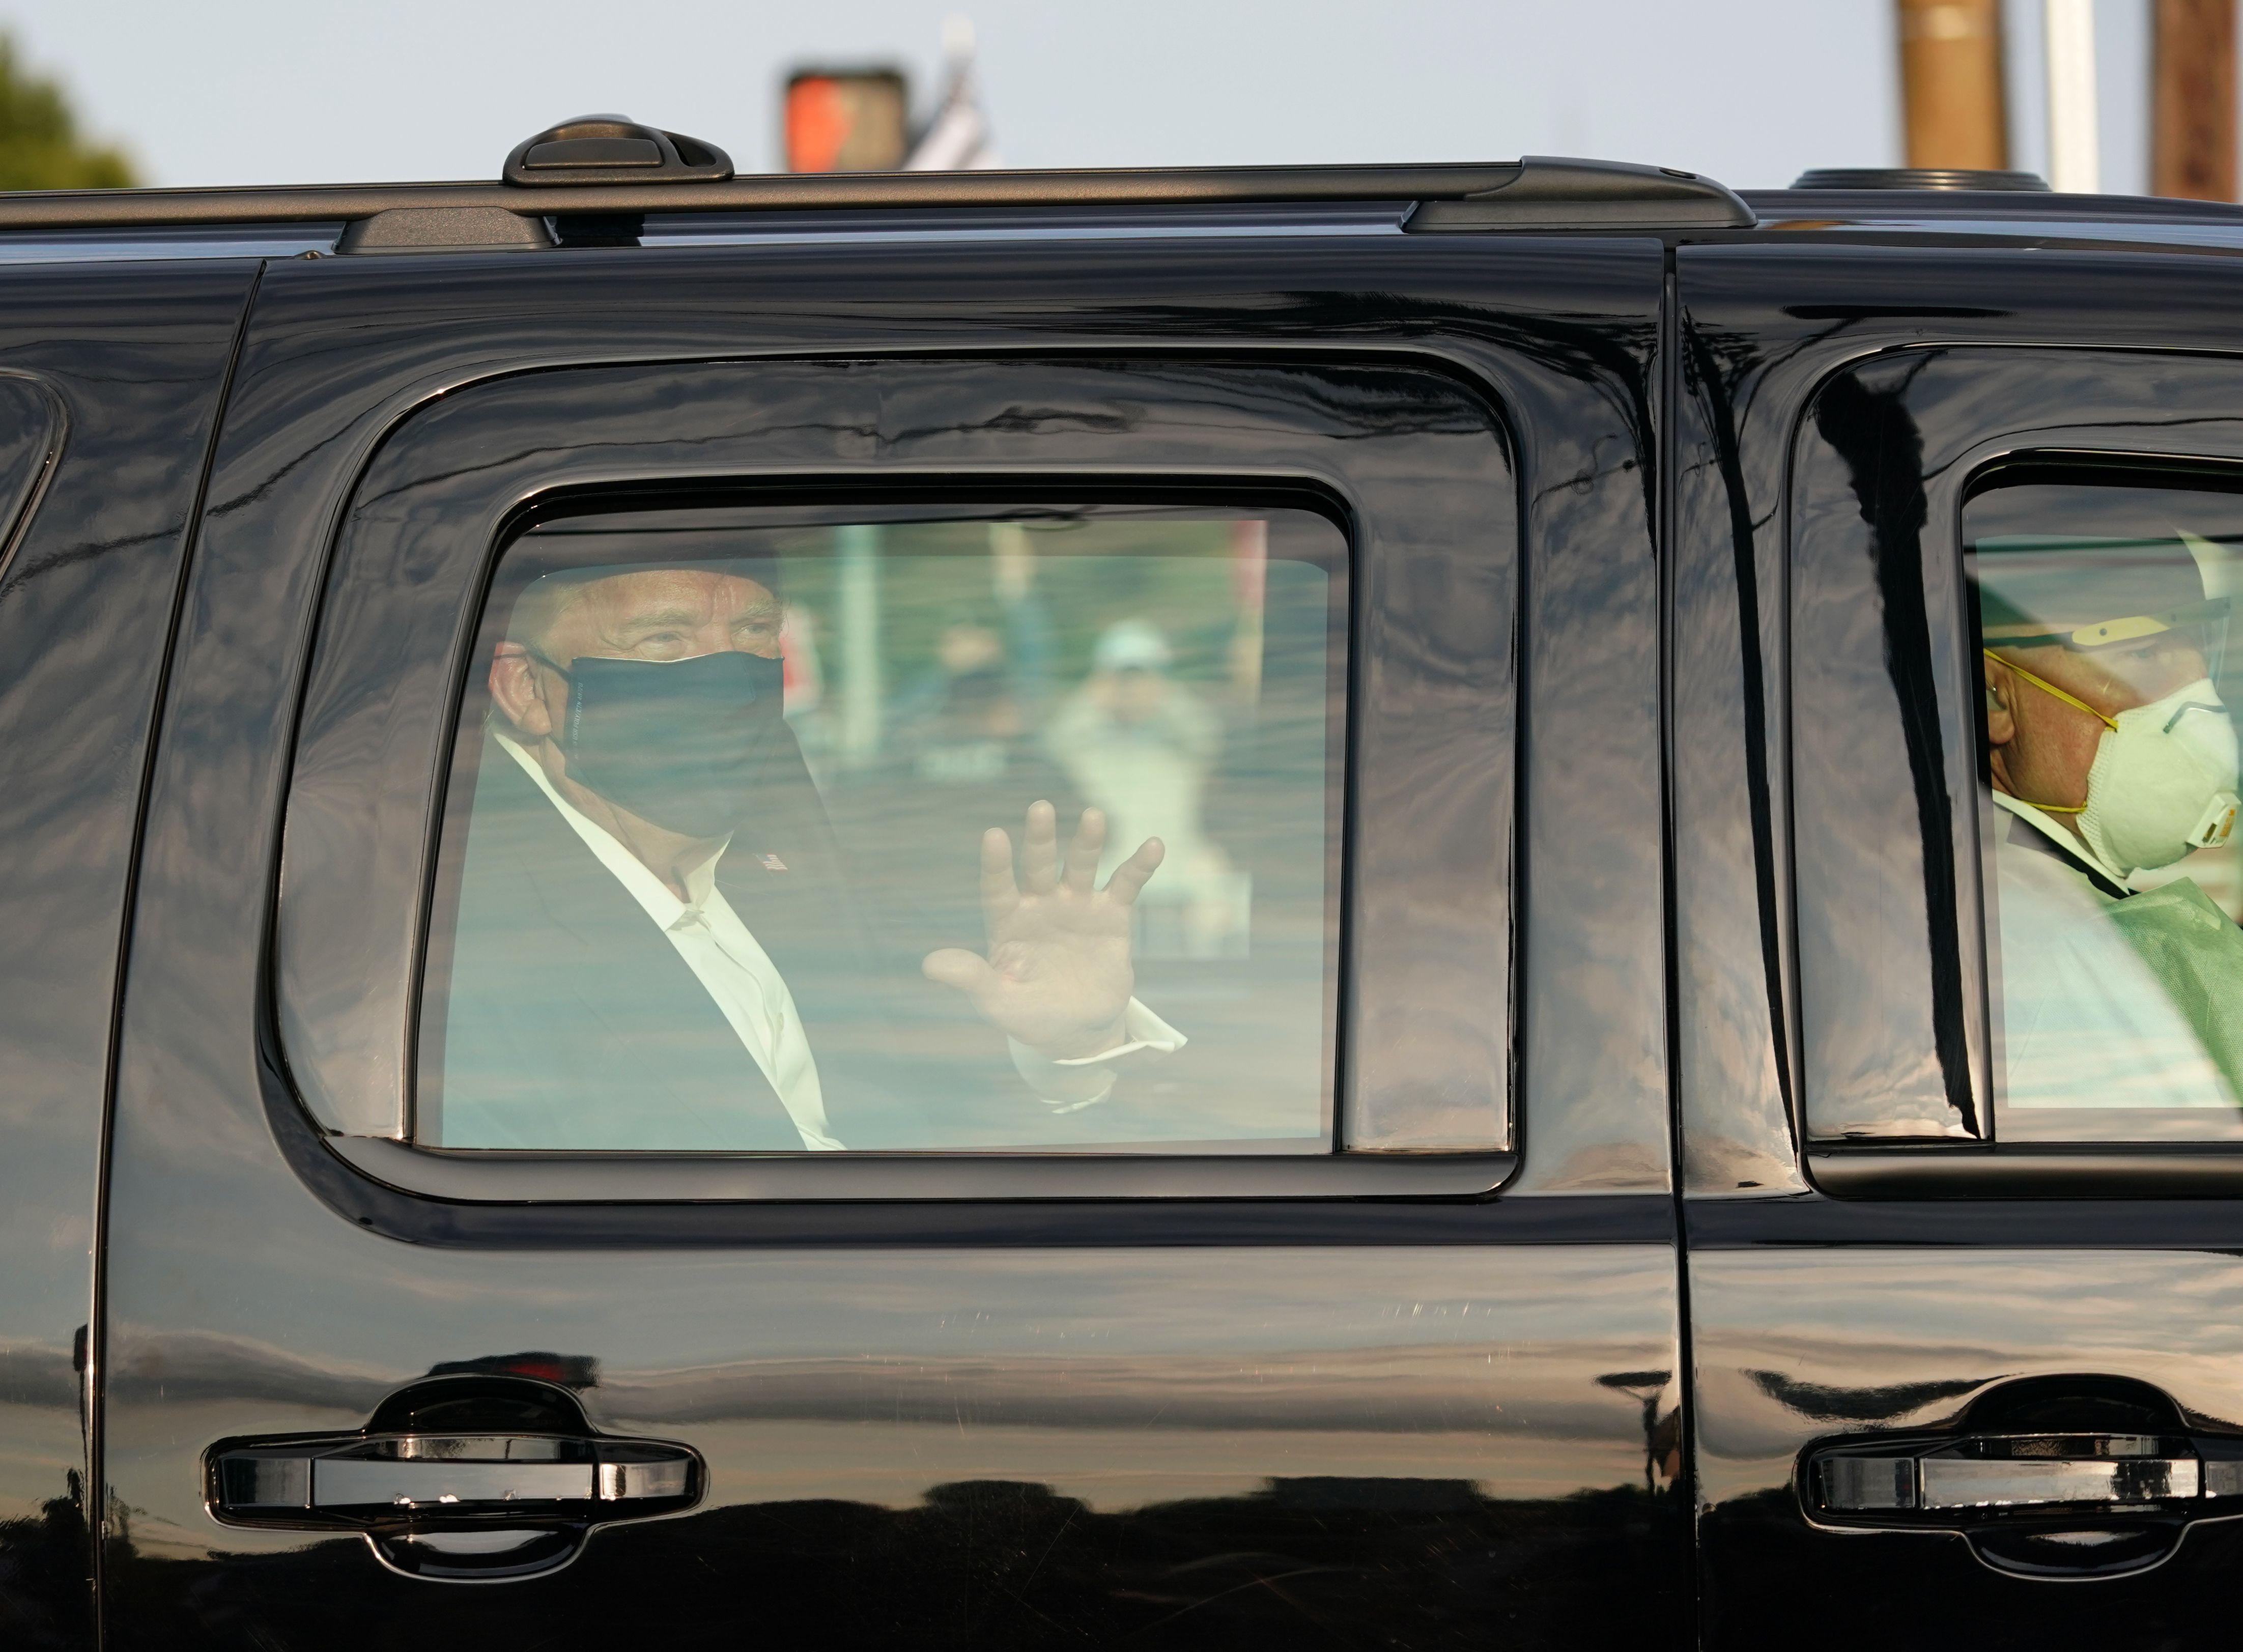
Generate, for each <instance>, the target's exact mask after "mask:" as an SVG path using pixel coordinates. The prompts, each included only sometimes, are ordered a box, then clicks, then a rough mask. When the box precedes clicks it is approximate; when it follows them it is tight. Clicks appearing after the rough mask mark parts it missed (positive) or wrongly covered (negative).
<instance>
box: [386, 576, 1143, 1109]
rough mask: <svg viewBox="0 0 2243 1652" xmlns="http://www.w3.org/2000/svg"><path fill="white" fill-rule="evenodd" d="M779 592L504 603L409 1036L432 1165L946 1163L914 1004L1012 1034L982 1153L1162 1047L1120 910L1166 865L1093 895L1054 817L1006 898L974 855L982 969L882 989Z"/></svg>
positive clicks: (991, 852) (570, 585) (743, 584)
mask: <svg viewBox="0 0 2243 1652" xmlns="http://www.w3.org/2000/svg"><path fill="white" fill-rule="evenodd" d="M780 620H781V606H780V603H779V599H778V573H777V570H776V568H775V567H774V566H773V565H772V564H771V563H758V562H739V561H734V562H729V563H699V564H685V565H680V566H674V567H658V566H657V567H641V568H631V569H623V570H617V569H607V570H587V571H584V572H581V573H572V574H561V575H553V576H548V577H546V578H544V579H542V580H540V581H538V582H536V583H535V584H533V585H532V586H531V587H530V588H529V590H527V591H526V592H525V593H524V594H523V596H522V598H521V599H520V601H518V602H517V603H516V604H515V610H514V612H513V616H512V618H511V621H510V624H509V630H508V635H507V637H506V638H505V639H504V640H503V641H502V642H500V643H498V644H496V646H495V649H494V650H493V652H492V655H491V657H490V659H489V661H488V686H489V691H490V704H491V715H490V720H489V725H488V733H487V742H486V745H485V749H484V752H483V755H482V761H481V764H480V766H479V769H478V772H477V777H476V783H475V798H474V807H473V809H472V812H471V813H470V816H469V825H468V835H467V842H466V845H465V849H464V853H463V854H462V855H461V874H460V882H459V893H458V909H457V919H456V922H455V924H454V926H453V927H452V930H451V944H450V955H449V957H448V958H447V959H441V960H440V962H441V964H442V966H443V968H444V972H445V974H446V977H447V979H448V996H447V997H446V1000H445V1004H444V1014H443V1015H442V1018H441V1023H440V1024H439V1025H438V1026H436V1027H435V1028H434V1029H433V1030H432V1031H429V1032H426V1033H424V1042H429V1041H432V1040H433V1041H434V1043H435V1044H436V1046H437V1047H438V1048H437V1049H435V1050H434V1051H432V1052H430V1053H432V1054H434V1055H436V1056H437V1061H436V1062H435V1067H436V1070H438V1071H440V1072H441V1083H440V1084H438V1085H436V1086H434V1087H432V1088H433V1090H434V1106H433V1107H431V1108H429V1109H425V1110H427V1111H429V1112H432V1113H434V1114H436V1115H438V1116H439V1117H438V1122H437V1123H436V1128H435V1132H434V1139H435V1140H436V1141H437V1142H438V1143H440V1144H441V1145H444V1146H448V1147H522V1148H543V1149H554V1148H563V1149H566V1148H580V1149H600V1148H605V1149H612V1150H672V1151H690V1150H749V1151H771V1150H800V1149H802V1148H805V1147H807V1148H811V1149H835V1148H840V1147H877V1146H901V1147H925V1146H930V1145H936V1144H954V1143H943V1141H942V1136H941V1131H942V1129H943V1128H944V1127H946V1126H953V1127H957V1128H962V1129H965V1131H966V1134H967V1138H968V1140H969V1141H970V1140H971V1138H972V1136H973V1129H975V1128H977V1126H976V1125H975V1123H973V1121H967V1122H966V1123H964V1124H963V1125H960V1122H959V1121H956V1120H941V1119H932V1120H931V1119H928V1118H926V1117H925V1116H923V1113H924V1109H919V1111H918V1112H916V1113H915V1112H914V1111H913V1105H914V1101H915V1098H916V1097H919V1096H924V1095H926V1093H927V1092H928V1091H929V1089H930V1088H931V1084H930V1080H931V1078H932V1077H933V1075H934V1074H935V1073H936V1072H938V1071H940V1070H942V1069H941V1066H940V1064H941V1063H943V1062H945V1061H946V1060H949V1061H951V1063H952V1065H953V1066H954V1065H956V1064H957V1062H956V1059H954V1058H958V1057H959V1055H960V1051H961V1049H964V1048H965V1047H964V1046H963V1045H962V1044H961V1042H960V1038H959V1037H958V1036H957V1035H956V1030H955V1029H954V1028H951V1027H949V1026H947V1025H946V1023H945V1020H944V1018H942V1017H940V1015H931V1014H930V1013H929V1012H928V1011H927V1009H926V1005H925V1003H924V1000H925V999H926V996H927V993H928V989H927V988H926V985H925V982H926V981H933V982H936V983H938V984H939V985H940V986H942V987H946V988H953V989H954V991H955V992H956V993H957V994H958V995H960V996H961V997H962V999H963V1001H965V1002H967V1003H968V1004H970V1005H971V1006H972V1008H973V1009H974V1010H975V1011H977V1012H979V1015H980V1018H981V1020H982V1022H986V1023H987V1026H988V1027H993V1028H995V1029H996V1030H997V1031H998V1032H999V1033H1001V1034H1002V1035H1004V1041H1003V1046H1002V1047H1003V1048H1006V1049H1009V1051H1010V1053H1011V1058H1012V1059H1011V1069H1012V1071H1011V1073H1010V1074H1008V1075H1001V1082H997V1083H993V1084H987V1085H982V1084H974V1085H969V1086H967V1087H966V1089H967V1092H968V1093H969V1094H971V1095H973V1096H976V1097H979V1096H984V1095H987V1094H989V1093H992V1092H994V1091H1004V1092H1007V1099H1005V1100H1003V1101H1001V1102H1000V1104H999V1105H998V1108H997V1111H996V1113H995V1115H994V1122H992V1120H991V1119H990V1118H984V1119H983V1120H982V1121H981V1122H980V1124H979V1126H978V1128H980V1129H982V1130H983V1131H984V1132H985V1135H986V1134H991V1133H994V1136H996V1138H997V1141H996V1144H1016V1143H1017V1142H1018V1141H1019V1140H1020V1139H1022V1138H1023V1137H1024V1136H1025V1139H1027V1140H1030V1141H1033V1140H1034V1139H1035V1136H1034V1129H1035V1128H1036V1124H1037V1121H1038V1120H1039V1119H1053V1118H1057V1117H1059V1116H1062V1115H1066V1114H1070V1113H1074V1112H1076V1111H1079V1110H1081V1109H1084V1108H1088V1107H1090V1106H1093V1105H1095V1104H1097V1103H1100V1102H1104V1101H1105V1100H1106V1099H1107V1097H1108V1094H1109V1092H1110V1091H1111V1089H1113V1086H1114V1084H1115V1078H1116V1075H1117V1073H1118V1071H1119V1070H1120V1068H1121V1066H1122V1063H1124V1062H1126V1061H1127V1060H1128V1058H1130V1057H1133V1056H1136V1055H1139V1054H1140V1053H1142V1052H1156V1053H1164V1052H1171V1051H1173V1050H1175V1049H1177V1048H1178V1047H1179V1046H1181V1045H1182V1042H1184V1041H1183V1038H1182V1035H1180V1034H1178V1033H1176V1032H1175V1029H1174V1028H1170V1027H1169V1026H1168V1025H1167V1024H1166V1023H1165V1022H1162V1021H1161V1019H1160V1018H1159V1017H1158V1016H1157V1015H1153V1014H1152V1012H1151V1011H1149V1010H1148V1009H1147V1008H1145V1006H1143V1005H1142V1004H1141V1003H1139V1002H1138V1001H1137V1000H1136V999H1135V997H1134V996H1133V995H1132V991H1131V988H1132V986H1133V984H1134V974H1133V970H1132V965H1131V960H1130V939H1129V937H1130V922H1129V908H1130V906H1131V904H1132V903H1133V902H1134V900H1135V898H1136V894H1137V892H1138V891H1139V890H1140V889H1142V887H1143V886H1144V883H1145V881H1146V880H1147V879H1148V878H1150V877H1151V876H1152V875H1153V873H1154V872H1155V870H1156V869H1157V868H1158V866H1159V865H1160V862H1161V858H1162V846H1161V845H1160V844H1159V843H1158V842H1156V841H1148V842H1147V843H1145V844H1143V845H1142V846H1139V847H1138V848H1137V849H1136V850H1135V853H1132V854H1131V855H1129V856H1128V858H1127V859H1126V860H1122V862H1121V863H1120V865H1119V866H1116V868H1115V871H1114V873H1113V874H1112V876H1111V877H1110V878H1109V879H1108V880H1107V881H1106V882H1105V884H1104V885H1103V887H1099V886H1098V885H1097V883H1096V880H1095V876H1094V872H1095V867H1096V866H1097V863H1098V861H1099V859H1100V857H1101V853H1102V852H1103V849H1104V846H1105V845H1104V837H1105V833H1104V823H1103V820H1102V819H1101V817H1099V816H1098V815H1097V813H1095V811H1094V812H1089V813H1086V814H1085V815H1084V816H1083V818H1082V819H1081V822H1080V824H1079V826H1078V827H1077V830H1076V832H1075V833H1074V839H1073V841H1072V843H1071V844H1068V845H1065V846H1062V845H1061V842H1060V840H1059V833H1058V823H1057V821H1056V820H1055V819H1054V812H1053V810H1052V807H1051V806H1050V805H1049V804H1048V803H1047V802H1040V803H1037V804H1035V805H1034V806H1033V807H1031V808H1029V809H1028V810H1027V816H1026V819H1025V821H1024V822H1023V824H1022V826H1021V830H1020V844H1019V860H1018V865H1017V868H1016V865H1015V855H1014V842H1013V840H1012V838H1011V836H1010V835H1009V834H1008V833H1007V832H1005V831H1003V830H1001V829H1000V828H997V827H994V826H993V827H992V828H991V830H990V831H989V832H988V833H987V835H986V836H985V838H984V839H983V841H982V845H981V852H980V879H981V893H982V897H983V902H984V910H985V915H986V918H987V941H988V945H987V953H986V954H980V953H974V952H971V951H967V950H965V949H962V948H958V947H947V948H941V949H938V950H935V951H933V952H931V953H928V954H926V955H925V956H924V958H923V959H915V960H914V961H915V962H916V963H917V964H918V968H915V969H913V971H912V976H913V980H914V981H918V982H919V984H918V985H917V986H916V988H911V989H905V988H901V987H899V984H898V982H897V981H896V980H895V978H894V977H895V975H896V974H897V972H895V971H892V970H884V969H883V968H882V967H881V965H880V963H879V956H880V954H881V944H880V941H879V939H878V937H877V935H876V934H875V931H876V930H877V928H878V923H877V920H878V919H879V916H880V915H881V914H867V913H865V912H863V911H861V910H859V907H858V903H857V902H856V900H855V899H854V896H853V893H852V889H851V887H850V885H849V881H848V880H847V878H846V876H845V873H844V869H843V867H842V866H841V863H840V859H839V854H838V853H837V851H836V849H835V846H834V845H833V842H832V837H831V834H830V833H829V831H828V830H827V827H826V824H825V816H824V813H823V811H822V808H821V807H820V805H819V802H818V796H817V792H816V791H815V788H814V787H813V786H812V783H811V780H810V777H809V774H808V772H807V770H806V769H805V765H804V762H803V759H802V754H801V752H800V749H799V748H798V745H796V743H795V739H794V736H793V734H792V732H791V730H790V729H789V728H788V726H787V725H786V724H785V721H784V720H783V718H782V717H781V715H780V713H781V706H782V672H783V665H782V660H781V657H780V648H779V640H778V637H779V624H780ZM961 870H965V869H963V868H961ZM432 979H434V975H433V973H432ZM978 1043H979V1045H980V1046H986V1045H987V1035H986V1033H985V1034H983V1035H981V1037H980V1040H979V1041H978ZM426 1066H427V1064H426V1063H424V1070H425V1069H426ZM932 1088H933V1089H936V1090H937V1091H938V1092H939V1091H940V1085H939V1084H933V1085H932ZM1007 1106H1011V1107H1013V1108H1014V1109H1022V1110H1024V1112H1025V1116H1008V1115H1007V1112H1006V1110H1005V1109H1006V1107H1007ZM427 1123H428V1121H427V1120H424V1126H425V1125H426V1124H427ZM1076 1128H1077V1129H1080V1127H1079V1126H1078V1127H1076ZM423 1135H424V1139H428V1130H427V1129H425V1128H424V1130H423Z"/></svg>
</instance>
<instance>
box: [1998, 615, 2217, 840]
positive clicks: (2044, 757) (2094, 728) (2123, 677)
mask: <svg viewBox="0 0 2243 1652" xmlns="http://www.w3.org/2000/svg"><path fill="white" fill-rule="evenodd" d="M2011 661H2014V662H2015V663H2016V664H2018V665H2021V666H2023V667H2024V669H2025V670H2026V671H2031V673H2032V674H2033V675H2034V676H2035V677H2038V678H2042V679H2043V680H2044V681H2046V682H2050V683H2053V684H2055V685H2056V686H2057V687H2058V688H2060V689H2062V690H2064V691H2065V692H2066V693H2069V694H2074V695H2077V696H2078V698H2080V699H2082V700H2084V701H2085V702H2086V703H2087V704H2088V705H2091V706H2093V707H2094V708H2095V709H2096V711H2100V712H2101V713H2103V715H2104V716H2105V717H2116V716H2118V713H2119V712H2121V711H2132V710H2133V709H2134V708H2135V707H2136V706H2138V705H2148V704H2149V703H2150V702H2151V701H2152V700H2157V699H2162V698H2165V696H2166V695H2168V694H2170V693H2172V691H2174V690H2175V689H2177V688H2180V687H2183V686H2185V685H2186V684H2190V683H2193V682H2195V681H2196V680H2197V679H2198V678H2200V677H2203V676H2204V675H2205V674H2206V671H2205V663H2204V654H2203V651H2201V650H2200V649H2199V647H2198V646H2197V645H2196V644H2195V642H2194V640H2193V639H2192V638H2190V637H2186V634H2185V633H2181V632H2174V631H2167V632H2162V633H2160V634H2159V635H2158V636H2155V637H2144V638H2143V639H2141V641H2139V642H2138V643H2129V644H2119V645H2118V646H2116V647H2112V648H2099V649H2097V650H2095V651H2092V652H2091V653H2090V652H2085V651H2080V650H2078V649H2070V648H2065V647H2063V646H2061V645H2058V644H2050V645H2048V646H2044V647H2040V648H1999V647H1998V645H1997V652H1996V656H1995V657H1993V658H1991V659H1989V660H1987V661H1986V663H1985V669H1986V687H1987V690H1988V693H1989V698H1988V700H1987V704H1986V740H1987V744H1988V745H1989V746H1990V748H1991V751H1992V759H1991V762H1992V769H1993V780H1994V786H1995V789H1996V790H1997V791H1999V792H2007V793H2008V794H2009V795H2010V796H2011V797H2014V798H2022V799H2024V800H2025V801H2027V802H2029V803H2051V804H2055V805H2058V806H2060V807H2069V808H2078V807H2079V806H2082V805H2083V804H2085V802H2086V801H2087V772H2088V770H2089V769H2091V768H2092V767H2093V766H2094V764H2095V752H2096V748H2097V747H2098V745H2101V743H2102V739H2103V733H2104V729H2105V725H2104V724H2103V723H2102V722H2101V721H2099V720H2098V718H2094V717H2092V716H2091V715H2089V714H2088V713H2087V712H2085V711H2081V710H2080V709H2079V708H2078V706H2076V705H2067V704H2065V702H2064V701H2062V700H2060V699H2058V698H2057V697H2056V696H2055V695H2053V694H2051V693H2049V692H2047V691H2045V690H2044V689H2041V688H2038V687H2037V686H2035V685H2034V684H2031V683H2030V682H2028V681H2027V680H2026V679H2025V678H2024V677H2022V676H2020V675H2018V673H2017V672H2016V671H2011V670H2010V669H2009V665H2008V664H2007V662H2011Z"/></svg>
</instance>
